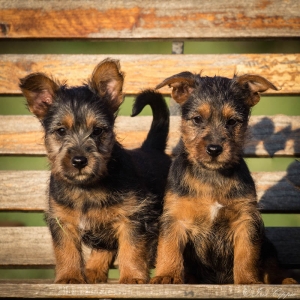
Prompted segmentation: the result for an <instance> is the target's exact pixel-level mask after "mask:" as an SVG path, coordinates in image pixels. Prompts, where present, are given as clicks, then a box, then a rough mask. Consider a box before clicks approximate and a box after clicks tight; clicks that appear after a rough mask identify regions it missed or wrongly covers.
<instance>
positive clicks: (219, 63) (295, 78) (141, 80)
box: [0, 17, 300, 95]
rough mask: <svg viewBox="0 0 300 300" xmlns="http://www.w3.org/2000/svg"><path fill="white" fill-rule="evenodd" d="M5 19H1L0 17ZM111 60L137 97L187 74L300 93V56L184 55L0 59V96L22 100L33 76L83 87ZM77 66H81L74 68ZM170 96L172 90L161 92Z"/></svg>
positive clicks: (6, 56) (9, 56)
mask: <svg viewBox="0 0 300 300" xmlns="http://www.w3.org/2000/svg"><path fill="white" fill-rule="evenodd" d="M0 19H1V17H0ZM107 56H110V57H112V58H115V59H119V60H120V62H121V67H122V70H123V71H124V72H125V75H126V76H125V84H124V92H125V93H126V94H137V93H139V92H140V91H141V90H142V89H146V88H155V86H157V85H158V84H159V83H160V82H162V81H163V80H164V79H165V78H167V77H169V76H172V75H174V74H177V73H180V72H182V71H190V72H193V73H199V72H202V73H201V74H202V75H203V76H205V75H206V76H214V75H219V76H225V77H230V78H232V77H233V75H234V74H235V73H237V74H240V75H242V74H245V73H251V74H258V75H261V76H263V77H266V78H267V79H268V80H269V81H271V82H272V83H273V84H275V85H276V86H277V87H278V88H279V91H276V92H275V91H268V92H267V93H269V94H276V95H280V94H299V93H300V54H299V53H296V54H214V55H212V54H202V55H200V54H185V55H155V54H149V55H146V54H139V55H66V54H53V55H50V54H49V55H45V54H36V55H34V54H2V55H0V73H1V76H0V94H20V93H21V91H20V89H19V86H18V83H19V79H20V78H22V77H25V76H26V75H28V74H30V73H33V72H44V73H46V74H48V75H50V74H51V75H52V76H53V77H54V78H57V79H59V80H61V81H64V80H67V82H68V84H69V85H80V84H82V82H85V81H86V80H87V79H88V78H90V76H91V74H92V71H93V69H94V68H95V66H96V65H97V64H98V63H99V62H100V61H102V60H103V59H105V58H106V57H107ZM74 62H76V63H74ZM161 92H162V93H165V94H170V89H169V88H167V87H165V88H163V89H161Z"/></svg>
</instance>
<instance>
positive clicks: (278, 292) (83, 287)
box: [0, 280, 300, 300]
mask: <svg viewBox="0 0 300 300" xmlns="http://www.w3.org/2000/svg"><path fill="white" fill-rule="evenodd" d="M33 282H34V280H33ZM0 297H1V298H6V299H7V298H12V297H15V298H17V297H20V298H44V299H45V298H46V299H47V298H51V299H53V298H67V299H68V298H69V299H70V298H72V299H83V298H84V299H85V298H94V299H103V298H104V299H115V298H117V299H142V298H143V299H265V300H266V299H299V297H300V289H299V285H284V286H282V285H260V284H253V285H231V284H228V285H213V284H212V285H205V284H203V285H189V284H182V285H177V284H176V285H173V284H165V285H152V284H147V285H139V284H135V285H131V284H77V285H75V284H67V285H66V284H47V283H30V281H29V282H28V281H25V283H22V282H17V283H13V281H12V282H11V283H1V281H0Z"/></svg>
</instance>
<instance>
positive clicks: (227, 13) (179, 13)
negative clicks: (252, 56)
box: [0, 0, 300, 39]
mask: <svg viewBox="0 0 300 300" xmlns="http://www.w3.org/2000/svg"><path fill="white" fill-rule="evenodd" d="M0 7H1V10H0V20H1V31H0V37H1V38H89V39H96V38H97V39H159V38H162V39H210V38H214V39H215V38H222V39H224V38H236V39H237V38H258V37H298V36H299V30H300V22H299V14H298V12H299V11H300V3H299V1H288V2H286V1H280V0H276V1H275V0H274V1H264V2H261V1H260V0H248V1H243V2H238V3H237V2H236V1H235V0H227V1H223V0H215V1H213V2H211V1H205V2H203V3H201V5H199V2H198V1H197V0H190V1H180V0H172V1H168V2H161V1H159V0H153V1H152V0H144V1H142V2H141V1H138V0H131V1H121V0H115V1H105V2H101V4H99V2H98V1H97V0H90V1H84V0H79V1H70V0H69V1H59V0H56V1H47V0H43V1H18V0H12V1H6V0H1V1H0Z"/></svg>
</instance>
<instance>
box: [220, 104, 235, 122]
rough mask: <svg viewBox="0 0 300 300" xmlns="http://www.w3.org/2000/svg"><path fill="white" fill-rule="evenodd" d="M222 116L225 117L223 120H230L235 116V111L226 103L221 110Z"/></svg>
mask: <svg viewBox="0 0 300 300" xmlns="http://www.w3.org/2000/svg"><path fill="white" fill-rule="evenodd" d="M222 115H223V116H224V117H225V119H230V118H232V117H233V116H235V115H236V110H235V109H234V107H232V106H231V105H229V104H228V103H225V105H224V107H223V109H222Z"/></svg>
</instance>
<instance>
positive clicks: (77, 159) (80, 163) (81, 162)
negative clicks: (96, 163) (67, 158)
mask: <svg viewBox="0 0 300 300" xmlns="http://www.w3.org/2000/svg"><path fill="white" fill-rule="evenodd" d="M87 163H88V160H87V158H86V157H85V156H74V157H73V158H72V165H73V166H74V167H75V168H77V169H82V168H84V167H85V166H86V165H87Z"/></svg>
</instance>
